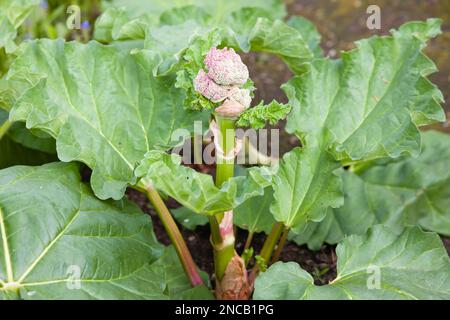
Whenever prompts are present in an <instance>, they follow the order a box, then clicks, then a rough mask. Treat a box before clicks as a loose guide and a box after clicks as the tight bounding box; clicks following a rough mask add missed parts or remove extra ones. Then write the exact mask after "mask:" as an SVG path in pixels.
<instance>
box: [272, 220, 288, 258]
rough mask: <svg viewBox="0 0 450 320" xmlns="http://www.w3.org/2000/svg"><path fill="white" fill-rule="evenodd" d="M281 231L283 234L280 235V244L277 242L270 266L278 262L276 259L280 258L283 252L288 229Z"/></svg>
mask: <svg viewBox="0 0 450 320" xmlns="http://www.w3.org/2000/svg"><path fill="white" fill-rule="evenodd" d="M283 229H284V231H283V234H282V235H281V238H280V242H278V245H277V249H276V250H275V253H274V254H273V257H272V261H271V264H273V263H275V262H277V261H278V259H279V258H280V254H281V252H282V251H283V248H284V245H285V244H286V240H287V237H288V234H289V228H286V227H283Z"/></svg>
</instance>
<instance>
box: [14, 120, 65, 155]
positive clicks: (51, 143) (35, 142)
mask: <svg viewBox="0 0 450 320" xmlns="http://www.w3.org/2000/svg"><path fill="white" fill-rule="evenodd" d="M38 134H39V135H42V136H39V137H38V136H36V135H34V134H33V133H32V132H30V130H28V129H27V128H26V127H25V125H24V123H22V122H15V123H13V125H12V126H11V128H10V129H9V130H8V136H9V138H11V139H12V140H13V141H14V142H16V143H20V144H21V145H23V146H25V147H27V148H29V149H32V150H36V151H41V152H45V153H49V154H56V143H55V139H53V138H52V137H50V136H48V135H46V134H45V133H40V132H39V133H38Z"/></svg>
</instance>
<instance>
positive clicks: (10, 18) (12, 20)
mask: <svg viewBox="0 0 450 320" xmlns="http://www.w3.org/2000/svg"><path fill="white" fill-rule="evenodd" d="M38 4H39V1H38V0H2V1H0V49H2V48H5V50H6V53H11V52H13V51H14V50H15V49H16V48H17V46H16V44H15V43H14V39H15V38H16V36H17V29H18V28H19V27H20V25H21V24H22V23H23V22H24V21H25V19H26V18H27V17H28V15H29V14H30V13H31V12H32V10H33V9H34V7H35V6H37V5H38Z"/></svg>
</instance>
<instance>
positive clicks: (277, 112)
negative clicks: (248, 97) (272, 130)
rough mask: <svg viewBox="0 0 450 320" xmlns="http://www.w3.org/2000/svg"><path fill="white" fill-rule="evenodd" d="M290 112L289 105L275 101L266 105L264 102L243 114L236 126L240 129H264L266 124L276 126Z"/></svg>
mask: <svg viewBox="0 0 450 320" xmlns="http://www.w3.org/2000/svg"><path fill="white" fill-rule="evenodd" d="M290 111H291V107H290V106H289V105H287V104H282V103H279V102H277V101H275V100H273V101H272V102H271V103H269V104H266V105H265V104H264V102H261V103H260V104H259V105H257V106H255V107H253V108H249V109H247V110H245V111H244V112H243V113H241V114H240V116H239V119H238V121H237V122H236V125H237V126H239V127H252V128H254V129H262V128H264V127H265V126H266V123H269V124H271V125H274V124H276V123H278V121H280V120H283V119H285V118H286V116H287V115H288V113H289V112H290Z"/></svg>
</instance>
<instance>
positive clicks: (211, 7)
mask: <svg viewBox="0 0 450 320" xmlns="http://www.w3.org/2000/svg"><path fill="white" fill-rule="evenodd" d="M191 5H195V6H198V7H200V8H202V9H203V10H204V11H205V12H207V13H209V14H211V20H212V21H215V22H216V23H221V22H222V23H223V22H224V21H226V18H227V17H228V15H230V14H231V13H232V12H234V11H237V10H240V9H242V8H261V9H264V10H266V11H268V12H271V14H272V15H273V16H274V17H276V18H283V17H284V16H285V14H286V9H285V7H284V4H283V2H282V1H280V0H250V1H240V0H217V1H210V0H183V1H179V0H148V1H140V0H114V1H113V6H114V7H124V8H125V9H126V10H127V12H128V13H130V17H133V16H134V17H136V15H137V14H142V13H145V14H146V15H148V16H149V17H150V18H151V20H152V21H157V20H158V19H159V17H160V16H161V15H162V14H163V13H164V12H166V11H169V10H172V9H176V8H181V7H186V6H191Z"/></svg>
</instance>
